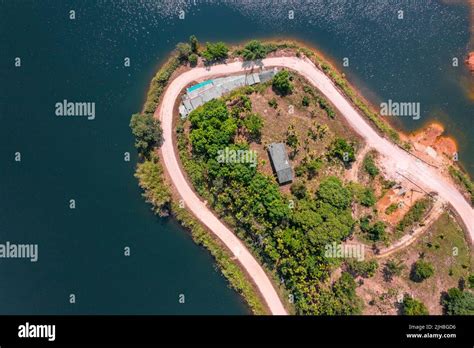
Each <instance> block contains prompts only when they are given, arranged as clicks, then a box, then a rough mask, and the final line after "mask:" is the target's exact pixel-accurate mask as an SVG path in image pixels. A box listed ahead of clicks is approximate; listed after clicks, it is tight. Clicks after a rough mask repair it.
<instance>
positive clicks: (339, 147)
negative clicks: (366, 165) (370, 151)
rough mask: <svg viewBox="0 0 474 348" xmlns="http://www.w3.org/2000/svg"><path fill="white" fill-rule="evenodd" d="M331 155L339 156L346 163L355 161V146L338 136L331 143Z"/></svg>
mask: <svg viewBox="0 0 474 348" xmlns="http://www.w3.org/2000/svg"><path fill="white" fill-rule="evenodd" d="M329 156H331V157H334V158H338V159H340V160H341V161H342V162H344V164H349V163H351V162H354V161H355V153H354V147H353V146H352V145H351V144H349V143H348V142H347V141H346V140H345V139H343V138H336V139H335V140H334V141H333V143H332V144H331V148H330V151H329Z"/></svg>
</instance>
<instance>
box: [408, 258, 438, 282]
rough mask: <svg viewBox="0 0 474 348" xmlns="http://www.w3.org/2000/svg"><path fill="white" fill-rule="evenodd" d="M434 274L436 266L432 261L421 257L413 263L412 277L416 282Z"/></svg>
mask: <svg viewBox="0 0 474 348" xmlns="http://www.w3.org/2000/svg"><path fill="white" fill-rule="evenodd" d="M433 274H434V268H433V265H432V264H431V263H429V262H428V261H425V260H423V259H420V260H418V261H416V262H415V263H414V264H413V268H412V272H411V279H412V280H413V281H415V282H422V281H423V280H425V279H427V278H429V277H431V276H432V275H433Z"/></svg>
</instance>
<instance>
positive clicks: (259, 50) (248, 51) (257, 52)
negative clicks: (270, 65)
mask: <svg viewBox="0 0 474 348" xmlns="http://www.w3.org/2000/svg"><path fill="white" fill-rule="evenodd" d="M266 55H267V49H266V47H265V46H264V45H263V44H262V43H261V42H260V41H258V40H252V41H250V42H249V43H248V44H246V45H245V47H244V49H243V51H242V56H243V57H244V59H245V60H255V59H262V58H265V56H266Z"/></svg>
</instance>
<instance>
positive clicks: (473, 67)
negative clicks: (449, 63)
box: [466, 51, 474, 74]
mask: <svg viewBox="0 0 474 348" xmlns="http://www.w3.org/2000/svg"><path fill="white" fill-rule="evenodd" d="M466 65H467V67H468V68H469V70H470V71H471V73H473V74H474V51H473V52H470V53H469V55H468V56H467V59H466Z"/></svg>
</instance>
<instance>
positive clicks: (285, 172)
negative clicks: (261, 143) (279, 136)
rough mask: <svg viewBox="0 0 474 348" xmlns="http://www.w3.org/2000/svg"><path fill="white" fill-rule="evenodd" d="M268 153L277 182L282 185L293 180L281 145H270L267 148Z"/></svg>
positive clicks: (284, 150)
mask: <svg viewBox="0 0 474 348" xmlns="http://www.w3.org/2000/svg"><path fill="white" fill-rule="evenodd" d="M268 153H269V154H270V159H271V161H272V164H273V169H275V172H276V175H277V178H278V182H279V183H280V184H284V183H287V182H290V181H292V180H293V171H292V170H291V165H290V160H289V159H288V154H287V153H286V147H285V144H283V143H272V144H270V145H269V146H268Z"/></svg>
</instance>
